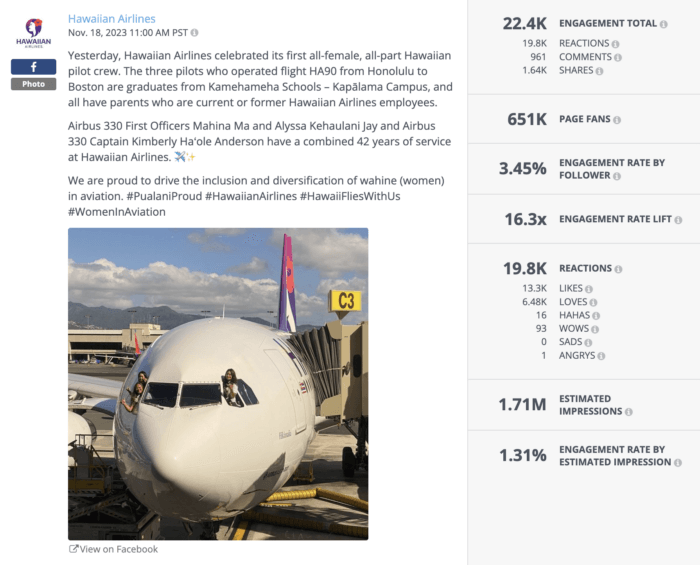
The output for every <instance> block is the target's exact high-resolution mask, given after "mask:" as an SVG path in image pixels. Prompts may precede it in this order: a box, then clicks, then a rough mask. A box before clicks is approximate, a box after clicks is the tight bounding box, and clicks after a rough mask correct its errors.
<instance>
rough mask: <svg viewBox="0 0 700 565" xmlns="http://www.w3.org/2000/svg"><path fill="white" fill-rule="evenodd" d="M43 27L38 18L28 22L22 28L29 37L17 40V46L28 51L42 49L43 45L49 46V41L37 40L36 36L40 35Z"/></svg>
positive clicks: (43, 38) (44, 38)
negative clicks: (26, 48) (23, 47)
mask: <svg viewBox="0 0 700 565" xmlns="http://www.w3.org/2000/svg"><path fill="white" fill-rule="evenodd" d="M43 25H44V22H43V21H42V20H40V19H38V18H32V19H31V20H28V21H27V23H26V24H25V26H24V27H25V29H26V30H27V33H28V34H29V35H30V36H31V37H30V38H26V37H25V38H23V39H18V40H17V45H24V46H25V47H28V48H30V49H41V48H42V47H44V45H51V40H50V39H46V37H42V38H41V39H38V38H37V36H38V35H39V34H40V33H41V28H42V27H43Z"/></svg>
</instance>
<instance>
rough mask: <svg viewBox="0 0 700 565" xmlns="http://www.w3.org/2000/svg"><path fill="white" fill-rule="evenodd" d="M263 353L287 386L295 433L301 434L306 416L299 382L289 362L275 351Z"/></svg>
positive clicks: (269, 350)
mask: <svg viewBox="0 0 700 565" xmlns="http://www.w3.org/2000/svg"><path fill="white" fill-rule="evenodd" d="M265 353H267V356H268V357H269V358H270V360H271V361H272V362H273V363H274V364H275V367H277V370H278V371H279V374H280V377H282V380H283V381H284V384H285V385H286V386H287V391H288V392H289V397H290V398H291V400H292V405H293V406H294V417H295V418H296V425H297V427H296V433H301V432H303V431H304V430H305V429H306V414H305V411H304V401H303V399H302V397H301V390H299V388H300V387H299V382H298V379H295V374H294V373H292V367H291V366H290V361H289V360H288V359H285V357H284V356H283V355H282V354H281V353H280V352H279V351H277V350H276V349H266V350H265Z"/></svg>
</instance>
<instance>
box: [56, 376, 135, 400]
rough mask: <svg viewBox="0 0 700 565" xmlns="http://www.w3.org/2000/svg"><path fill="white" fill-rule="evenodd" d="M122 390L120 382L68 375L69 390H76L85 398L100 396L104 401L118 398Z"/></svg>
mask: <svg viewBox="0 0 700 565" xmlns="http://www.w3.org/2000/svg"><path fill="white" fill-rule="evenodd" d="M121 389H122V383H121V382H120V381H113V380H111V379H101V378H99V377H88V376H87V375H75V374H71V373H68V390H74V391H75V392H77V393H80V394H82V395H83V396H99V397H102V399H104V398H117V397H118V396H119V391H120V390H121Z"/></svg>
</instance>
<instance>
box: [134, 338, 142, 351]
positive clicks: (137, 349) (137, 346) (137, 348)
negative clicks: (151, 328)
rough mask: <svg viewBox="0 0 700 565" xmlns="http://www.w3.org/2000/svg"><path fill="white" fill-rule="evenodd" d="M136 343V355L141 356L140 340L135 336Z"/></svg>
mask: <svg viewBox="0 0 700 565" xmlns="http://www.w3.org/2000/svg"><path fill="white" fill-rule="evenodd" d="M134 341H135V342H136V355H141V350H140V349H139V338H137V337H136V336H134Z"/></svg>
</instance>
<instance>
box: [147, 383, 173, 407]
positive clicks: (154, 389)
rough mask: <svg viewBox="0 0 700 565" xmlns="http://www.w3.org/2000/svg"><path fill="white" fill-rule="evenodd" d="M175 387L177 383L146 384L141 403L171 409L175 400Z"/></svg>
mask: <svg viewBox="0 0 700 565" xmlns="http://www.w3.org/2000/svg"><path fill="white" fill-rule="evenodd" d="M177 387H178V385H177V383H148V386H147V387H146V393H145V394H144V396H143V400H142V402H143V403H144V404H153V405H155V406H162V407H164V408H173V407H174V406H175V401H176V400H177Z"/></svg>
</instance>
